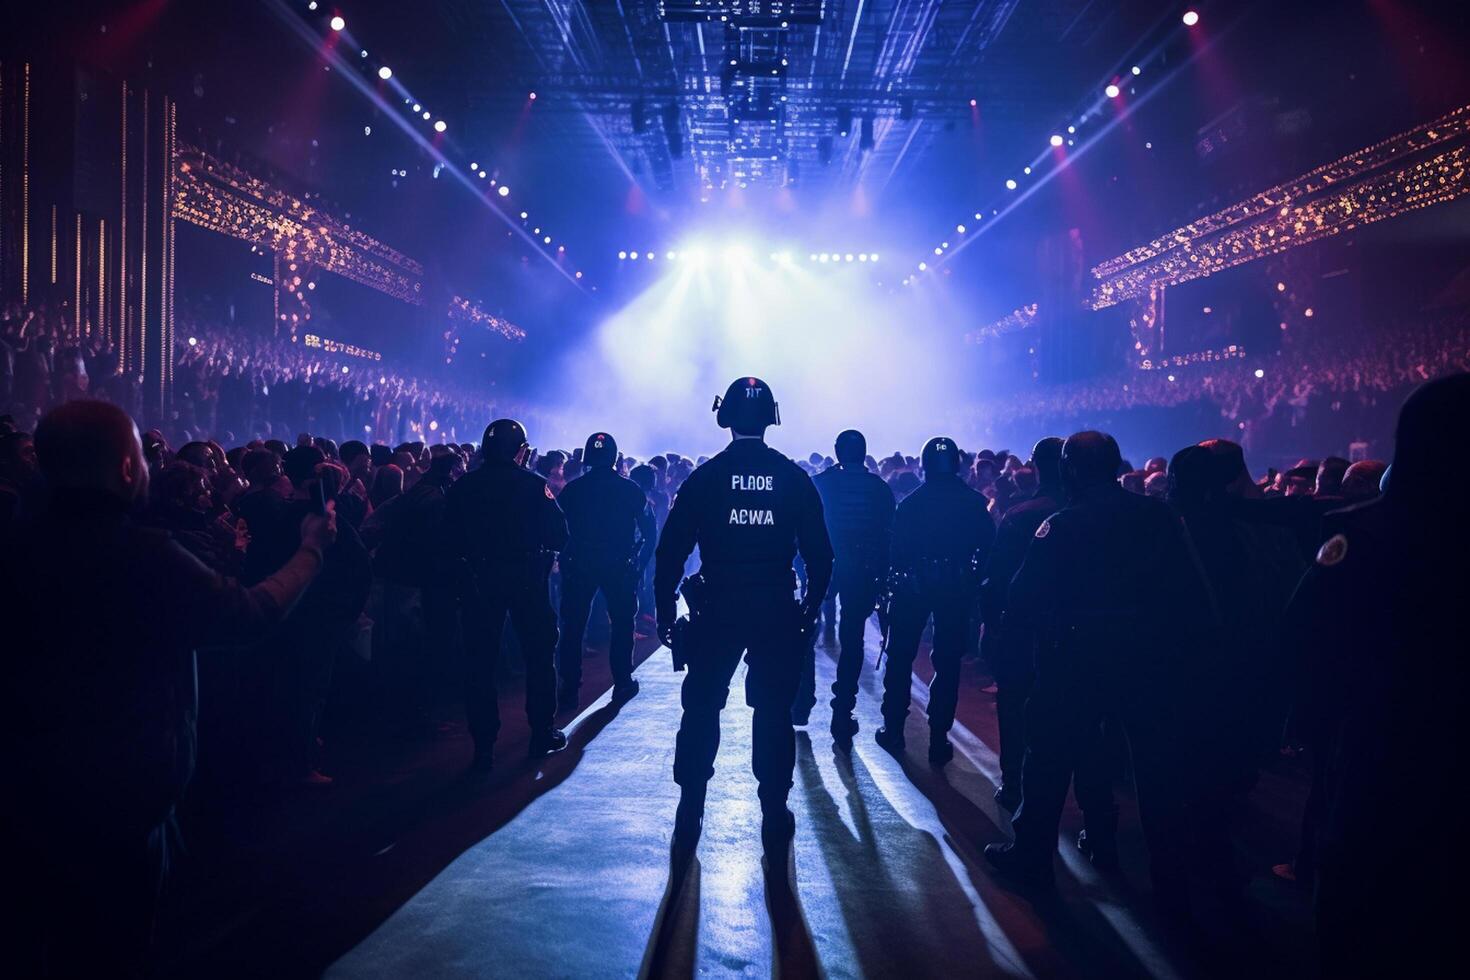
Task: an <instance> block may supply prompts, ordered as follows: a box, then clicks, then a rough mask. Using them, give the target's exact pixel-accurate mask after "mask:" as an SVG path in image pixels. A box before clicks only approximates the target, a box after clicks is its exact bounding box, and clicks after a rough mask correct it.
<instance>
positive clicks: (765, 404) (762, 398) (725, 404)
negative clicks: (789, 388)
mask: <svg viewBox="0 0 1470 980" xmlns="http://www.w3.org/2000/svg"><path fill="white" fill-rule="evenodd" d="M714 411H715V413H716V414H715V421H716V422H717V423H719V426H720V428H722V429H733V430H735V431H736V432H740V433H747V434H748V433H755V432H760V431H761V430H763V429H764V428H765V427H766V426H768V425H780V424H781V409H780V408H779V406H777V405H776V396H775V395H773V394H771V386H770V385H768V384H766V383H765V382H764V381H762V380H761V379H760V378H738V379H736V380H735V381H732V382H730V387H728V388H726V389H725V397H724V398H716V399H715V404H714Z"/></svg>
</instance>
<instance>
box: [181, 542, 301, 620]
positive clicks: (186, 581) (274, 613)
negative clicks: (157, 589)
mask: <svg viewBox="0 0 1470 980" xmlns="http://www.w3.org/2000/svg"><path fill="white" fill-rule="evenodd" d="M322 561H323V559H322V553H321V551H320V550H319V549H318V548H316V547H315V546H313V545H308V544H305V543H303V544H302V545H301V547H299V548H298V549H296V553H295V554H294V555H292V556H291V558H290V560H289V561H287V562H286V564H284V565H282V566H281V567H280V568H279V569H277V570H276V571H275V572H273V573H272V574H270V575H269V576H267V577H266V578H265V579H264V581H262V582H260V583H258V584H256V585H253V586H250V587H249V588H246V587H245V586H243V585H241V584H240V583H239V582H237V581H236V580H234V579H232V578H226V577H225V576H223V575H220V574H219V573H218V572H216V571H214V570H213V569H211V568H209V567H208V566H207V565H205V564H204V563H203V562H201V561H200V560H199V559H198V558H196V557H194V555H192V554H190V553H189V552H187V551H185V550H184V549H183V547H182V546H180V545H179V544H178V543H177V542H175V541H173V540H169V541H168V542H167V543H166V544H165V546H164V547H163V549H162V550H161V551H160V553H159V556H158V567H157V568H156V570H155V572H156V575H157V581H158V582H159V583H161V584H162V585H163V592H164V594H166V595H168V597H169V599H170V601H172V602H174V603H176V604H177V608H178V609H180V610H182V611H183V615H182V616H181V617H180V620H179V622H180V624H181V625H185V624H186V630H187V633H188V634H189V635H187V636H186V637H185V639H186V640H187V641H188V642H189V643H192V644H194V645H206V644H210V643H223V642H239V641H240V640H246V639H253V638H255V637H258V636H260V635H261V634H263V633H265V632H266V630H268V629H269V628H270V627H272V626H274V625H275V624H276V623H279V622H280V621H281V620H283V619H285V618H286V614H287V613H289V612H290V611H291V609H292V607H294V606H295V605H296V602H297V600H299V599H300V598H301V596H302V594H303V593H305V592H306V589H307V587H308V586H309V585H311V583H312V582H313V581H315V580H316V577H317V573H318V572H320V571H321V569H322Z"/></svg>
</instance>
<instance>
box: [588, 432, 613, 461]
mask: <svg viewBox="0 0 1470 980" xmlns="http://www.w3.org/2000/svg"><path fill="white" fill-rule="evenodd" d="M617 461H618V442H617V440H616V439H614V438H613V437H612V436H610V435H608V434H607V433H606V432H594V433H592V434H591V435H590V436H588V437H587V445H586V446H585V447H584V448H583V449H582V465H583V466H585V467H587V468H588V469H589V470H590V469H595V468H597V467H599V466H612V465H613V464H615V463H616V462H617Z"/></svg>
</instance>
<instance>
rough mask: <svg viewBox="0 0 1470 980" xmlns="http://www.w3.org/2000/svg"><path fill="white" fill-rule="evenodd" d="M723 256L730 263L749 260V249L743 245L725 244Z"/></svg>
mask: <svg viewBox="0 0 1470 980" xmlns="http://www.w3.org/2000/svg"><path fill="white" fill-rule="evenodd" d="M724 258H725V261H726V262H729V263H731V264H734V263H737V262H749V261H750V249H748V248H746V247H745V246H744V245H726V246H725V252H724Z"/></svg>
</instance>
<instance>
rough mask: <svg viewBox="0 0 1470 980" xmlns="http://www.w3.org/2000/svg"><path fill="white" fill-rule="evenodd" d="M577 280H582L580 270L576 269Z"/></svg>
mask: <svg viewBox="0 0 1470 980" xmlns="http://www.w3.org/2000/svg"><path fill="white" fill-rule="evenodd" d="M577 278H578V279H581V278H582V270H581V269H578V270H577Z"/></svg>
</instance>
